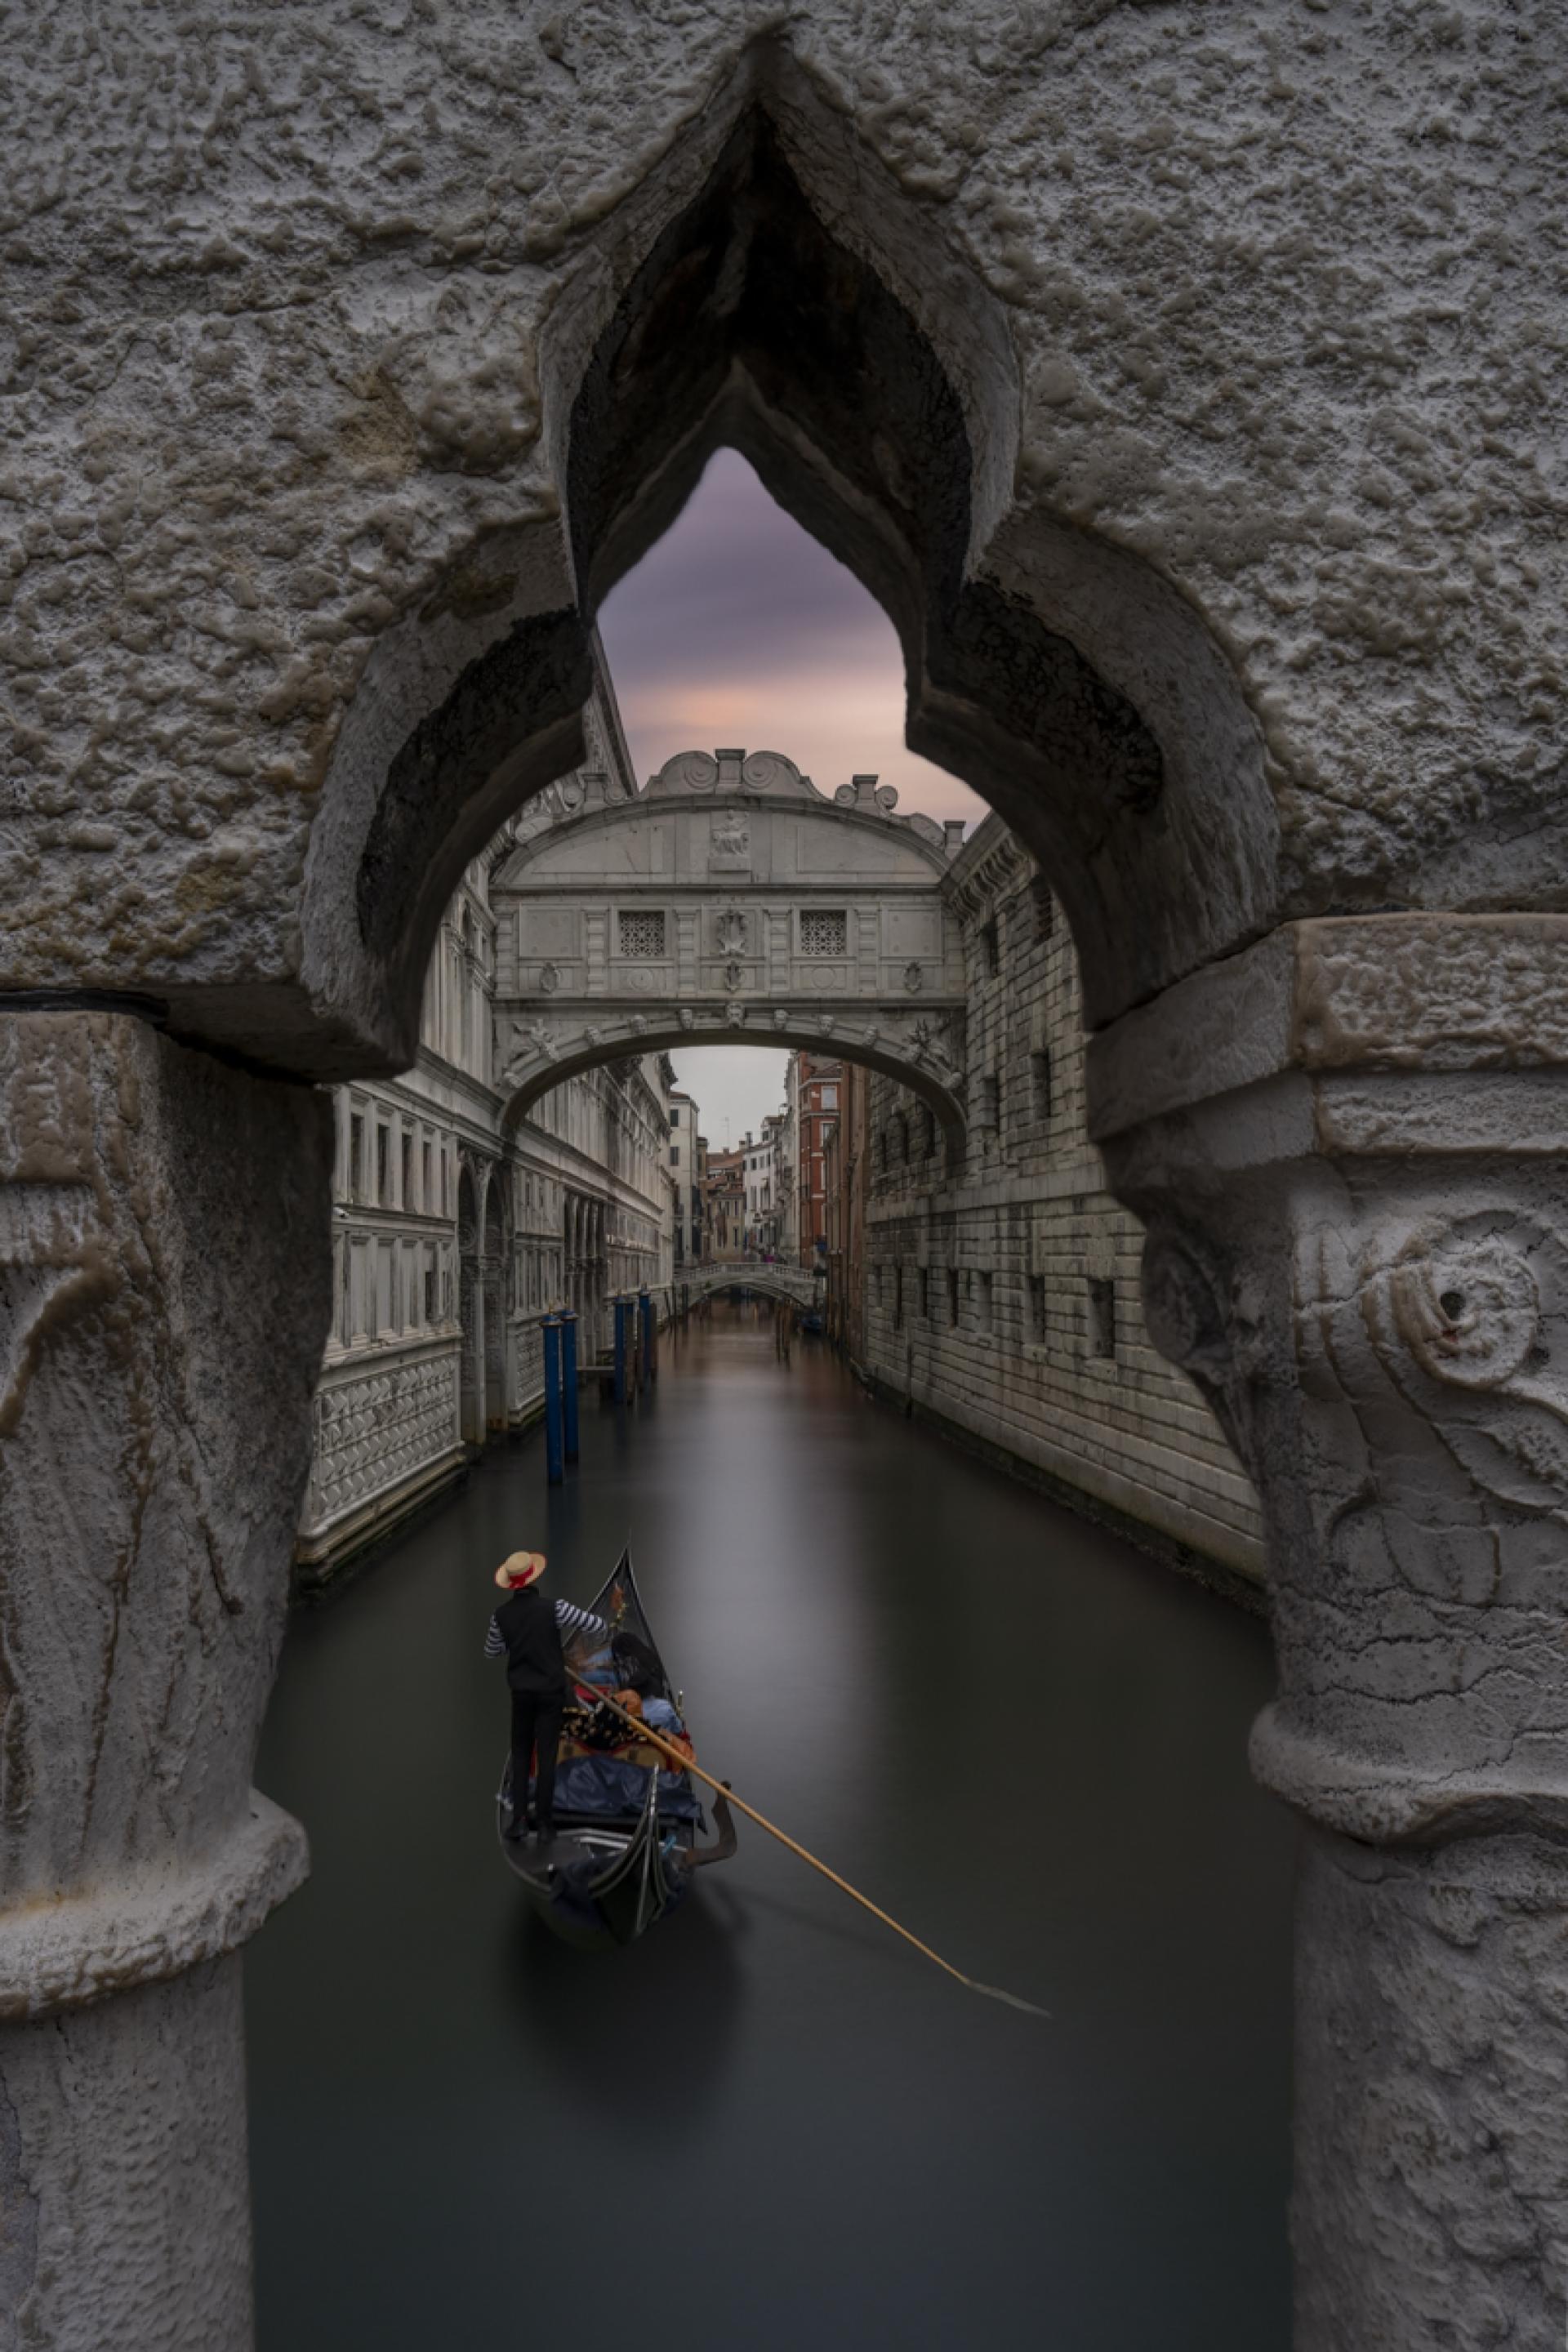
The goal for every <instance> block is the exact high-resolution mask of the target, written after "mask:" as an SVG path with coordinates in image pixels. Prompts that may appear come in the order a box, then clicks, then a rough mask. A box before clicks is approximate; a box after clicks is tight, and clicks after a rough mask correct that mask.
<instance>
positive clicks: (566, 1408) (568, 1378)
mask: <svg viewBox="0 0 1568 2352" xmlns="http://www.w3.org/2000/svg"><path fill="white" fill-rule="evenodd" d="M561 1404H562V1413H561V1425H562V1430H563V1433H564V1436H565V1439H566V1459H567V1461H568V1462H575V1461H576V1459H577V1318H576V1316H575V1315H574V1313H573V1312H572V1310H571V1308H570V1307H568V1308H567V1310H566V1313H565V1314H564V1315H563V1317H562V1318H561Z"/></svg>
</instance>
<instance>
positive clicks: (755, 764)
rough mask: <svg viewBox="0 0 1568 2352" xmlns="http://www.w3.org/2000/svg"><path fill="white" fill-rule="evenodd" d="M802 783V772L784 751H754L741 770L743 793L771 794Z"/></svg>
mask: <svg viewBox="0 0 1568 2352" xmlns="http://www.w3.org/2000/svg"><path fill="white" fill-rule="evenodd" d="M800 781H801V776H800V770H799V769H798V768H797V767H796V766H795V761H793V760H786V759H785V758H784V753H783V752H782V751H753V752H752V754H751V756H750V758H749V759H748V760H746V761H745V762H744V763H743V765H742V769H741V788H742V791H743V792H748V793H769V792H773V791H775V790H777V789H778V788H779V787H781V786H783V787H784V788H786V789H787V787H788V786H789V785H791V784H798V783H799V782H800Z"/></svg>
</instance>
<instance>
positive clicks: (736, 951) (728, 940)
mask: <svg viewBox="0 0 1568 2352" xmlns="http://www.w3.org/2000/svg"><path fill="white" fill-rule="evenodd" d="M713 944H714V946H715V948H717V950H718V951H719V953H720V954H721V955H722V956H737V955H744V953H745V951H746V919H745V917H744V915H742V913H740V911H739V910H738V909H737V908H734V907H728V908H725V910H724V912H723V913H722V914H721V915H720V916H719V917H717V919H715V921H714V925H713Z"/></svg>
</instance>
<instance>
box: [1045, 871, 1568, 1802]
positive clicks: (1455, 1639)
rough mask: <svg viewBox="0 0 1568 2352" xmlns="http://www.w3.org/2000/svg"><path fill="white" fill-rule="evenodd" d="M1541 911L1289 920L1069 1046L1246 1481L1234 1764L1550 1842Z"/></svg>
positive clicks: (1558, 1572)
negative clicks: (1261, 1653)
mask: <svg viewBox="0 0 1568 2352" xmlns="http://www.w3.org/2000/svg"><path fill="white" fill-rule="evenodd" d="M1565 983H1568V917H1563V916H1552V915H1522V916H1514V915H1478V916H1464V917H1436V916H1427V915H1380V916H1371V917H1365V918H1362V917H1355V918H1349V917H1347V918H1342V919H1326V920H1322V921H1313V922H1304V923H1296V924H1292V925H1289V926H1288V927H1287V928H1286V929H1283V930H1281V931H1279V932H1276V933H1274V934H1273V935H1271V936H1270V937H1269V938H1268V939H1267V940H1263V941H1261V942H1260V943H1259V944H1258V946H1257V947H1255V948H1253V949H1251V950H1248V951H1247V953H1246V954H1244V955H1240V956H1237V957H1235V958H1232V959H1230V960H1229V961H1227V962H1226V963H1224V964H1218V965H1214V966H1211V967H1210V968H1209V969H1207V970H1206V971H1203V972H1200V973H1197V974H1194V977H1193V978H1192V979H1190V980H1187V981H1184V982H1181V983H1180V985H1179V986H1177V987H1175V988H1173V989H1171V990H1169V991H1167V992H1165V994H1164V995H1163V996H1162V997H1160V998H1159V999H1158V1000H1156V1001H1155V1002H1154V1003H1151V1004H1149V1005H1146V1006H1144V1007H1142V1008H1141V1009H1140V1010H1139V1011H1137V1012H1135V1013H1129V1014H1128V1015H1126V1016H1125V1018H1124V1019H1123V1020H1121V1021H1120V1022H1118V1023H1117V1024H1115V1025H1114V1027H1113V1028H1111V1029H1110V1030H1108V1031H1107V1032H1105V1033H1104V1034H1103V1035H1101V1036H1100V1037H1097V1038H1096V1039H1095V1040H1094V1042H1093V1045H1092V1046H1091V1047H1090V1056H1089V1058H1090V1082H1089V1083H1090V1104H1091V1116H1092V1119H1093V1123H1094V1128H1095V1132H1096V1134H1097V1137H1098V1139H1099V1140H1100V1144H1101V1148H1102V1149H1103V1150H1104V1153H1105V1157H1106V1162H1107V1167H1108V1170H1109V1172H1110V1181H1111V1183H1112V1186H1113V1188H1114V1189H1115V1191H1116V1192H1117V1193H1118V1194H1119V1196H1120V1197H1121V1199H1122V1200H1124V1201H1125V1202H1127V1203H1128V1205H1129V1206H1130V1207H1131V1208H1133V1209H1135V1210H1136V1211H1137V1212H1138V1213H1139V1214H1140V1215H1141V1216H1142V1218H1143V1220H1144V1223H1145V1225H1146V1227H1147V1238H1146V1242H1145V1247H1144V1256H1143V1275H1142V1280H1143V1295H1144V1305H1145V1312H1146V1318H1147V1323H1148V1328H1149V1331H1150V1334H1151V1337H1152V1339H1153V1341H1154V1343H1155V1345H1156V1346H1157V1347H1158V1348H1160V1349H1161V1350H1162V1351H1163V1353H1164V1354H1166V1355H1167V1356H1169V1357H1171V1358H1172V1359H1173V1360H1174V1361H1175V1362H1177V1363H1179V1364H1181V1365H1183V1366H1184V1369H1185V1370H1187V1371H1188V1372H1189V1373H1190V1374H1191V1375H1192V1377H1193V1379H1194V1381H1196V1382H1197V1384H1198V1385H1199V1387H1200V1388H1202V1389H1203V1391H1204V1392H1205V1395H1206V1396H1207V1397H1208V1398H1209V1400H1210V1402H1211V1403H1212V1404H1213V1405H1214V1407H1215V1411H1216V1412H1217V1413H1218V1415H1219V1417H1220V1419H1221V1421H1222V1423H1224V1425H1225V1427H1226V1432H1227V1433H1228V1434H1229V1436H1230V1438H1231V1440H1232V1443H1233V1444H1235V1446H1236V1448H1237V1453H1238V1454H1240V1455H1241V1457H1242V1459H1243V1461H1244V1462H1245V1463H1246V1465H1247V1469H1248V1470H1249V1472H1250V1473H1251V1475H1252V1477H1253V1479H1254V1481H1255V1482H1256V1484H1257V1486H1258V1495H1259V1499H1260V1502H1261V1504H1262V1507H1263V1511H1264V1516H1265V1520H1266V1524H1267V1528H1268V1551H1269V1570H1268V1584H1269V1591H1270V1593H1271V1596H1272V1603H1273V1619H1274V1628H1275V1640H1276V1648H1277V1653H1278V1656H1279V1697H1278V1700H1277V1701H1276V1703H1275V1705H1274V1706H1272V1707H1270V1708H1268V1710H1267V1711H1266V1712H1265V1714H1264V1715H1263V1717H1261V1718H1260V1720H1259V1723H1258V1728H1257V1731H1256V1733H1255V1737H1254V1747H1253V1756H1254V1764H1255V1769H1257V1770H1258V1775H1259V1777H1260V1778H1261V1779H1262V1780H1264V1781H1265V1782H1266V1783H1267V1784H1268V1786H1270V1787H1271V1788H1273V1789H1275V1790H1278V1792H1279V1794H1280V1795H1282V1796H1284V1797H1286V1798H1288V1799H1289V1801H1291V1802H1292V1803H1293V1804H1295V1805H1297V1806H1299V1807H1300V1809H1301V1810H1302V1811H1305V1812H1307V1813H1308V1814H1310V1816H1311V1817H1312V1818H1313V1819H1314V1820H1316V1821H1318V1822H1321V1823H1322V1824H1323V1825H1324V1826H1325V1827H1327V1828H1330V1829H1331V1830H1335V1831H1338V1832H1342V1833H1344V1834H1348V1835H1350V1836H1352V1837H1355V1838H1358V1839H1363V1840H1365V1841H1369V1842H1372V1843H1399V1842H1402V1841H1429V1840H1433V1839H1442V1838H1447V1837H1452V1836H1456V1835H1460V1834H1465V1835H1468V1834H1474V1833H1480V1832H1494V1831H1497V1830H1499V1829H1510V1828H1511V1829H1520V1828H1522V1829H1528V1830H1530V1831H1531V1832H1546V1833H1548V1834H1550V1835H1552V1836H1557V1837H1563V1838H1568V1203H1565V1202H1564V1200H1563V1185H1562V1171H1563V1165H1564V1161H1565V1160H1568V1084H1565V1083H1564V1076H1565V1073H1568V984H1565Z"/></svg>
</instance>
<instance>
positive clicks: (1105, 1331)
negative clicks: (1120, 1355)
mask: <svg viewBox="0 0 1568 2352" xmlns="http://www.w3.org/2000/svg"><path fill="white" fill-rule="evenodd" d="M1115 1353H1116V1285H1115V1283H1114V1282H1112V1281H1111V1280H1110V1279H1109V1277H1107V1276H1096V1275H1090V1276H1089V1354H1090V1355H1091V1356H1114V1355H1115Z"/></svg>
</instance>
